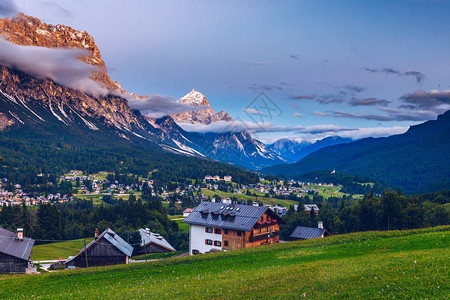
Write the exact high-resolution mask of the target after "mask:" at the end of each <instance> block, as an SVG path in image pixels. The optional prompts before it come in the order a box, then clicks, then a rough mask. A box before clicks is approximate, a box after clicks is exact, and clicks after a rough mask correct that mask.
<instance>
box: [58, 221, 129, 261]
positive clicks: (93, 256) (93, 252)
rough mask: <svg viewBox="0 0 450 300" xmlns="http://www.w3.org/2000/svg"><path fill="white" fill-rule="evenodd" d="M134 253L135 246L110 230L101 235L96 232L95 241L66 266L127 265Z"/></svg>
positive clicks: (70, 259)
mask: <svg viewBox="0 0 450 300" xmlns="http://www.w3.org/2000/svg"><path fill="white" fill-rule="evenodd" d="M132 253H133V246H131V245H130V244H128V243H127V242H125V241H124V240H123V239H122V238H121V237H120V236H119V235H118V234H116V233H115V232H114V231H112V230H111V229H110V228H108V229H106V230H105V231H104V232H102V234H100V235H98V231H97V230H96V231H95V239H94V240H93V241H92V242H90V243H89V244H88V245H86V247H84V248H83V249H81V251H80V253H78V254H77V255H76V256H74V257H72V258H69V260H68V261H67V262H66V263H65V264H66V267H67V268H69V269H74V268H86V267H98V266H109V265H119V264H127V263H128V258H129V257H130V256H131V255H132Z"/></svg>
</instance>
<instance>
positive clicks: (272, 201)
mask: <svg viewBox="0 0 450 300" xmlns="http://www.w3.org/2000/svg"><path fill="white" fill-rule="evenodd" d="M253 192H254V191H253ZM202 193H203V194H204V195H205V196H207V197H208V196H210V197H211V198H212V197H213V196H214V195H216V194H217V195H219V196H220V197H223V198H230V197H231V196H234V197H236V198H237V199H238V200H241V199H244V200H252V201H253V202H255V201H256V197H255V196H247V195H245V194H232V193H227V192H222V191H219V190H215V191H212V190H208V189H202ZM261 195H262V194H261ZM258 201H260V202H262V203H264V204H270V205H275V204H279V205H283V206H285V207H289V206H291V205H295V204H298V202H297V201H292V200H284V199H275V198H267V197H262V196H258Z"/></svg>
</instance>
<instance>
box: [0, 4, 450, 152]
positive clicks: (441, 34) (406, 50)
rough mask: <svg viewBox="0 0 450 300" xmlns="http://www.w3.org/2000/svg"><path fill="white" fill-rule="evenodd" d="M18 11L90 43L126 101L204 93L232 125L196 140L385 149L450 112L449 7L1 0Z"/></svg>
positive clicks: (6, 11)
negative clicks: (340, 140)
mask: <svg viewBox="0 0 450 300" xmlns="http://www.w3.org/2000/svg"><path fill="white" fill-rule="evenodd" d="M17 11H22V12H24V13H25V14H27V15H32V16H34V17H37V18H39V19H41V21H43V22H45V23H49V24H65V25H68V26H71V27H72V28H74V29H78V30H85V31H87V32H88V33H89V34H91V35H92V36H93V37H94V39H95V42H96V44H97V46H98V47H99V49H100V51H101V54H102V58H103V59H104V61H105V62H106V65H107V68H108V73H109V75H110V76H111V78H112V79H113V80H117V81H119V83H120V84H121V85H122V86H123V87H124V88H125V89H126V90H127V91H129V92H136V93H137V94H140V95H152V96H153V98H155V97H156V98H157V97H158V96H168V97H170V98H171V99H176V98H180V97H182V96H184V95H185V94H187V93H189V92H190V91H191V90H192V89H196V90H197V91H200V92H202V93H203V94H204V95H205V96H206V97H207V99H208V101H209V102H210V104H211V106H212V107H213V108H214V110H215V111H216V112H217V111H220V110H224V111H226V112H228V113H229V114H230V115H231V116H232V117H233V118H234V119H235V122H234V123H233V124H232V125H230V124H222V123H216V124H212V125H210V126H191V127H190V128H185V129H189V130H201V131H208V130H217V131H219V130H222V129H223V128H225V127H226V128H230V127H235V128H237V129H238V130H241V129H247V130H249V131H250V132H252V135H253V136H254V137H255V138H257V139H259V140H261V141H263V142H266V143H270V142H273V141H274V140H276V139H278V138H282V137H287V138H291V139H296V140H298V141H301V140H306V141H314V140H317V139H320V138H323V137H326V136H330V135H340V136H343V137H352V138H363V137H368V136H374V137H378V136H387V135H391V134H398V133H402V132H405V131H406V130H407V129H408V127H409V126H410V125H414V124H418V123H422V122H424V121H426V120H429V119H434V118H436V116H437V115H438V114H440V113H442V112H444V111H446V110H449V109H450V82H449V78H450V76H449V75H450V59H449V54H450V53H449V49H450V39H449V38H448V33H449V32H450V22H449V21H448V15H449V13H450V1H445V0H429V1H426V0H415V1H413V0H395V1H392V0H387V1H383V0H378V1H350V0H348V1H336V0H308V1H303V0H296V1H264V0H259V1H225V0H223V1H221V0H214V1H212V0H209V1H207V0H203V1H199V0H191V1H163V0H161V1H149V0H133V1H116V0H89V1H88V0H77V1H71V0H58V1H56V0H53V1H52V0H2V4H0V15H2V16H7V17H9V16H12V15H14V14H15V13H16V12H17ZM158 99H159V98H158Z"/></svg>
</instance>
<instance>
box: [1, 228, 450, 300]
mask: <svg viewBox="0 0 450 300" xmlns="http://www.w3.org/2000/svg"><path fill="white" fill-rule="evenodd" d="M449 234H450V226H445V227H436V228H429V229H422V230H410V231H390V232H365V233H352V234H348V235H340V236H332V237H328V238H325V239H316V240H308V241H299V242H291V243H283V244H276V245H270V246H261V247H257V248H253V249H244V250H237V251H230V252H225V253H216V254H208V255H198V256H193V257H181V258H169V259H166V260H162V261H155V262H147V263H140V264H131V265H122V266H113V267H105V268H90V269H84V270H83V269H80V270H71V271H57V272H53V273H46V274H40V275H3V276H1V277H0V286H1V289H0V298H2V299H5V298H6V299H17V298H44V299H48V298H58V299H67V298H71V299H100V298H110V299H129V298H155V299H210V298H218V299H236V298H237V299H261V298H262V299H267V298H272V299H299V298H302V297H305V298H312V299H346V298H352V299H399V298H400V299H404V298H408V299H409V298H417V299H424V298H428V299H430V298H432V299H448V295H449V294H450V281H449V280H448V279H449V268H450V265H449V262H450V261H449V255H450V252H449V246H450V236H449Z"/></svg>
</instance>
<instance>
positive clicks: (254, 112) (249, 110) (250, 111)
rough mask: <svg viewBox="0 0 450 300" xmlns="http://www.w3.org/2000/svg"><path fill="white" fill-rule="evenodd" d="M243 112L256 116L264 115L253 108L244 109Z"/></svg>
mask: <svg viewBox="0 0 450 300" xmlns="http://www.w3.org/2000/svg"><path fill="white" fill-rule="evenodd" d="M242 110H243V111H245V112H248V113H249V114H254V115H263V114H264V113H263V112H262V111H259V110H257V109H253V108H243V109H242Z"/></svg>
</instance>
